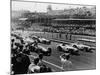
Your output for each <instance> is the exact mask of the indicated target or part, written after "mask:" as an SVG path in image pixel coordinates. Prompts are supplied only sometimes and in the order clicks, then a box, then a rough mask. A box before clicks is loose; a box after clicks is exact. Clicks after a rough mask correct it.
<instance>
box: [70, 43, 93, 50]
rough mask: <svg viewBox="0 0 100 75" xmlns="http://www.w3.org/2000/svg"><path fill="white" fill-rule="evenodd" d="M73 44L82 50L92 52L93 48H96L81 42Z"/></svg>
mask: <svg viewBox="0 0 100 75" xmlns="http://www.w3.org/2000/svg"><path fill="white" fill-rule="evenodd" d="M71 45H72V46H73V47H74V48H77V49H79V50H81V51H86V52H92V50H95V48H94V47H90V46H87V45H84V44H81V43H72V44H71Z"/></svg>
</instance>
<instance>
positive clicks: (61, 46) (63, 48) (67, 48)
mask: <svg viewBox="0 0 100 75" xmlns="http://www.w3.org/2000/svg"><path fill="white" fill-rule="evenodd" d="M57 50H58V51H63V52H67V53H71V54H75V55H79V50H78V49H77V48H74V47H72V46H71V45H67V44H59V45H57Z"/></svg>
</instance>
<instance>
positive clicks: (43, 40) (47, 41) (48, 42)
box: [29, 35, 51, 45]
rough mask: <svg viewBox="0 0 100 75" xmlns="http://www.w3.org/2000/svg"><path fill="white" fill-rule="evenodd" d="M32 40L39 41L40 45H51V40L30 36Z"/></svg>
mask: <svg viewBox="0 0 100 75" xmlns="http://www.w3.org/2000/svg"><path fill="white" fill-rule="evenodd" d="M29 37H30V38H32V39H33V40H37V41H38V43H42V44H48V45H49V44H51V40H47V39H45V38H41V37H38V36H35V35H31V36H29Z"/></svg>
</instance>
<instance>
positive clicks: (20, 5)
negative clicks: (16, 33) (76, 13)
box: [12, 1, 91, 12]
mask: <svg viewBox="0 0 100 75" xmlns="http://www.w3.org/2000/svg"><path fill="white" fill-rule="evenodd" d="M48 5H51V6H52V9H53V10H63V9H68V8H76V7H83V6H80V5H68V4H50V3H36V2H22V1H12V10H29V11H31V12H34V11H37V12H47V7H48ZM87 7H91V6H87Z"/></svg>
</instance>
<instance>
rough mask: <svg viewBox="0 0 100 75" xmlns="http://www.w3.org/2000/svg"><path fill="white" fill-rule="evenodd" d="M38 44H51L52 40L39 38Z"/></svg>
mask: <svg viewBox="0 0 100 75" xmlns="http://www.w3.org/2000/svg"><path fill="white" fill-rule="evenodd" d="M38 42H39V43H43V44H51V40H47V39H45V38H38Z"/></svg>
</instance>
